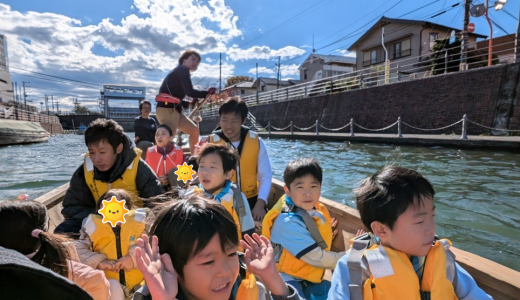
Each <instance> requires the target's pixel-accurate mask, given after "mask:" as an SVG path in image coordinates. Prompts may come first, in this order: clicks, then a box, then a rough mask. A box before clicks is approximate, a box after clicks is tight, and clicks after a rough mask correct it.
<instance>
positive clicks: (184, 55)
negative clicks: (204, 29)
mask: <svg viewBox="0 0 520 300" xmlns="http://www.w3.org/2000/svg"><path fill="white" fill-rule="evenodd" d="M192 55H193V56H195V57H196V58H197V59H198V60H199V62H200V54H199V53H198V52H197V51H195V50H191V49H190V50H186V51H184V53H182V55H181V57H179V65H182V63H183V62H184V60H185V59H188V58H189V57H190V56H192Z"/></svg>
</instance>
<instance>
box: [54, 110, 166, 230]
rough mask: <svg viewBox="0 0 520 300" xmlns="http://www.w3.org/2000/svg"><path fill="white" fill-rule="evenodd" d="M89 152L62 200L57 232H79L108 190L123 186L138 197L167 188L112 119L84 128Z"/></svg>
mask: <svg viewBox="0 0 520 300" xmlns="http://www.w3.org/2000/svg"><path fill="white" fill-rule="evenodd" d="M85 144H86V145H87V147H88V153H87V154H86V155H85V158H84V162H83V164H82V165H81V166H79V168H78V169H77V170H76V172H74V174H73V175H72V178H71V180H70V186H69V189H68V190H67V193H66V194H65V199H64V200H63V209H62V211H61V214H62V215H63V217H64V218H65V221H63V222H62V223H61V224H60V225H58V226H57V227H56V229H55V230H54V232H55V233H79V230H80V229H81V224H82V222H83V219H84V218H86V217H87V216H88V215H89V214H91V213H94V212H95V208H96V203H97V201H99V199H100V197H101V196H103V194H105V193H106V192H107V191H108V190H109V189H115V188H117V189H124V190H126V191H127V192H129V193H130V194H131V195H133V196H134V197H136V202H135V204H136V205H137V206H138V207H139V206H142V201H140V199H139V198H137V197H141V198H149V197H152V196H156V195H160V194H162V193H163V192H164V191H163V189H162V187H161V183H160V182H159V180H158V179H157V176H156V175H155V173H154V172H153V171H152V169H150V167H149V166H148V165H147V164H146V163H145V162H144V161H143V160H141V159H140V158H141V150H140V149H137V148H134V147H132V142H131V141H130V139H129V138H128V137H127V136H126V135H125V134H124V132H123V128H122V127H121V126H120V125H119V124H117V122H115V121H113V120H105V119H97V120H94V121H93V122H92V123H90V125H89V126H88V128H87V130H86V131H85Z"/></svg>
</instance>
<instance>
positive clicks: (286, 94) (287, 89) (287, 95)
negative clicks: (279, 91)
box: [285, 88, 289, 100]
mask: <svg viewBox="0 0 520 300" xmlns="http://www.w3.org/2000/svg"><path fill="white" fill-rule="evenodd" d="M285 100H289V88H286V89H285Z"/></svg>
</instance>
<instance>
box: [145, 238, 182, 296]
mask: <svg viewBox="0 0 520 300" xmlns="http://www.w3.org/2000/svg"><path fill="white" fill-rule="evenodd" d="M137 246H138V247H137V248H136V249H135V256H136V261H137V267H138V268H139V270H140V271H141V273H143V277H144V280H145V281H146V284H147V286H148V289H149V290H150V294H151V295H152V298H153V299H154V300H157V299H159V300H171V299H175V297H176V296H177V292H178V289H179V287H178V281H177V273H176V272H175V269H174V268H173V264H172V260H171V258H170V256H169V255H168V254H163V255H160V254H159V240H158V239H157V237H156V236H154V237H152V247H150V241H149V238H148V236H147V235H146V234H143V235H142V239H137Z"/></svg>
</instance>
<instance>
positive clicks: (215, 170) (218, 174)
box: [198, 153, 233, 191]
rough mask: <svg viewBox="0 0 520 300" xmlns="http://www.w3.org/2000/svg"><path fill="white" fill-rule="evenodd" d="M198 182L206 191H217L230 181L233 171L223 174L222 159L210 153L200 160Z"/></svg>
mask: <svg viewBox="0 0 520 300" xmlns="http://www.w3.org/2000/svg"><path fill="white" fill-rule="evenodd" d="M198 174H199V181H200V183H201V184H202V187H203V188H204V190H206V191H212V190H214V189H218V188H220V187H222V186H223V185H224V182H226V180H228V179H231V177H232V176H233V171H232V170H231V171H229V172H227V173H224V167H223V165H222V158H221V157H220V155H218V154H216V153H210V154H207V155H205V156H203V157H201V158H200V161H199V172H198Z"/></svg>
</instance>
